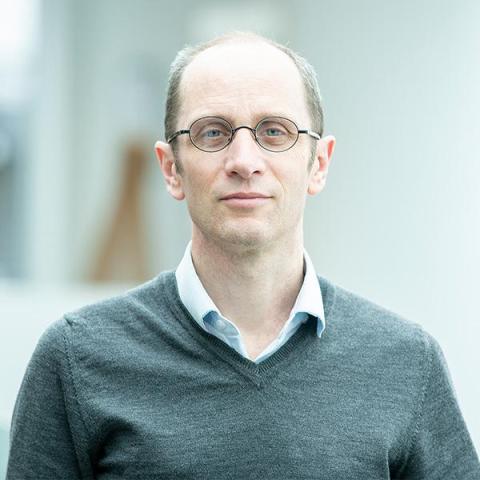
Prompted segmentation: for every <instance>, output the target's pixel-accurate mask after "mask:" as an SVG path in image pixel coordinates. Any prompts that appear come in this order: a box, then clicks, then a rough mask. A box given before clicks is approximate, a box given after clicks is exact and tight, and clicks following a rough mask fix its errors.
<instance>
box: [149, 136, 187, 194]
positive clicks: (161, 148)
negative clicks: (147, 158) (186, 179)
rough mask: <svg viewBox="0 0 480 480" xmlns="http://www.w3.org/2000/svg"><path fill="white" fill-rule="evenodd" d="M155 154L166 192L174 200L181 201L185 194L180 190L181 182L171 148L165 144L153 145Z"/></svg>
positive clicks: (159, 142) (157, 143)
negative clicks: (165, 185)
mask: <svg viewBox="0 0 480 480" xmlns="http://www.w3.org/2000/svg"><path fill="white" fill-rule="evenodd" d="M155 154H156V156H157V160H158V164H159V165H160V170H161V171H162V174H163V177H164V178H165V182H166V184H167V191H168V193H170V195H171V196H172V197H173V198H175V199H176V200H183V199H184V198H185V194H184V192H183V188H182V180H181V177H180V175H179V174H178V172H177V168H176V166H175V156H174V154H173V151H172V147H171V146H170V145H169V144H168V143H165V142H161V141H157V142H156V143H155Z"/></svg>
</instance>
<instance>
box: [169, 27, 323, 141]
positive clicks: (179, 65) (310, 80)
mask: <svg viewBox="0 0 480 480" xmlns="http://www.w3.org/2000/svg"><path fill="white" fill-rule="evenodd" d="M235 41H251V42H252V41H257V42H258V41H260V42H265V43H267V44H269V45H272V46H273V47H275V48H277V49H278V50H280V51H282V52H283V53H285V54H286V55H287V56H288V57H290V58H291V59H292V61H293V63H294V64H295V66H296V67H297V69H298V72H299V74H300V77H301V79H302V82H303V85H304V88H305V100H306V103H307V107H308V110H309V113H310V118H311V122H312V125H311V129H312V130H314V131H315V132H317V133H319V134H320V136H322V135H323V122H324V116H323V108H322V100H321V96H320V89H319V88H318V82H317V75H316V73H315V70H314V69H313V67H312V66H311V65H310V64H309V63H308V62H307V60H306V59H305V58H303V57H301V56H300V55H298V54H297V53H295V52H294V51H293V50H292V49H290V48H289V47H286V46H284V45H281V44H280V43H277V42H275V41H274V40H271V39H269V38H265V37H263V36H261V35H258V34H256V33H251V32H232V33H227V34H224V35H221V36H219V37H215V38H213V39H212V40H209V41H207V42H204V43H200V44H198V45H195V46H189V45H187V46H186V47H184V48H183V49H182V50H180V51H179V52H178V53H177V56H176V57H175V59H174V61H173V63H172V65H171V67H170V74H169V77H168V86H167V100H166V106H165V138H167V139H168V138H170V136H172V135H173V133H175V129H176V123H177V118H178V113H179V110H180V104H181V95H180V83H181V80H182V76H183V72H184V71H185V69H186V68H187V66H188V65H189V64H190V63H191V62H192V61H193V59H194V58H195V57H196V56H197V55H198V54H200V53H201V52H203V51H205V50H207V49H209V48H212V47H215V46H217V45H220V44H224V43H229V42H235ZM173 149H174V150H175V146H174V145H173Z"/></svg>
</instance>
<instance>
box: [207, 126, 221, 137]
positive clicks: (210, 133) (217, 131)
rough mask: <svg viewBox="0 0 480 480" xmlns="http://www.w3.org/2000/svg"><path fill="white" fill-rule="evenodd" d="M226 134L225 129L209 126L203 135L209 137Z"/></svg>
mask: <svg viewBox="0 0 480 480" xmlns="http://www.w3.org/2000/svg"><path fill="white" fill-rule="evenodd" d="M222 135H225V130H220V129H218V128H208V129H206V130H204V131H203V136H204V137H208V138H215V137H220V136H222Z"/></svg>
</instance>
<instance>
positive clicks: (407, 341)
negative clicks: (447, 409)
mask: <svg viewBox="0 0 480 480" xmlns="http://www.w3.org/2000/svg"><path fill="white" fill-rule="evenodd" d="M319 281H320V285H321V289H322V295H323V294H324V291H325V292H326V294H325V295H326V297H327V300H326V304H327V307H326V312H325V315H326V323H327V327H326V329H327V331H328V329H329V328H330V330H331V333H332V334H334V335H335V337H336V338H341V339H342V341H343V342H345V343H347V344H349V345H350V346H351V347H357V348H359V349H363V350H368V351H369V352H371V353H372V354H379V355H382V354H384V355H389V356H390V357H393V356H396V357H397V359H398V358H407V357H409V356H410V357H411V358H416V359H417V360H420V357H421V358H423V359H425V358H426V357H428V356H430V355H431V354H432V351H438V350H439V347H438V343H437V342H436V340H435V339H434V338H433V337H432V336H431V335H430V334H429V333H428V332H427V331H425V330H424V328H423V327H422V326H421V325H420V324H418V323H416V322H414V321H413V320H411V319H407V318H405V317H403V316H402V315H400V314H398V313H396V312H394V311H392V310H390V309H388V308H386V307H384V306H382V305H379V304H377V303H375V302H373V301H372V300H370V299H368V298H365V297H363V296H361V295H359V294H357V293H355V292H352V291H350V290H348V289H346V288H344V287H341V286H340V285H336V284H334V283H333V282H331V281H329V280H327V279H325V278H323V277H319Z"/></svg>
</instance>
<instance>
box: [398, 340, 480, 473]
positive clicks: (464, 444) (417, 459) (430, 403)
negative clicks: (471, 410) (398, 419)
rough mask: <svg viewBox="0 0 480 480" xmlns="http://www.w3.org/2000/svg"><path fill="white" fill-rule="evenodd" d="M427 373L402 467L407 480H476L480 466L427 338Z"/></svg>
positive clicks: (436, 350)
mask: <svg viewBox="0 0 480 480" xmlns="http://www.w3.org/2000/svg"><path fill="white" fill-rule="evenodd" d="M427 345H428V346H427V351H428V354H427V357H428V360H427V362H428V370H427V372H428V374H427V376H426V381H425V385H424V391H423V396H422V399H421V404H420V408H419V412H418V415H417V417H416V421H415V424H414V426H413V440H412V442H411V447H410V452H409V455H408V459H407V462H406V464H405V468H404V469H403V471H402V473H401V474H400V476H399V477H395V478H401V479H408V480H420V479H421V480H436V479H438V480H440V479H442V480H444V479H447V478H448V479H450V478H451V479H454V478H455V479H457V478H458V479H462V480H480V463H479V460H478V456H477V453H476V452H475V448H474V446H473V443H472V440H471V438H470V435H469V433H468V430H467V427H466V425H465V422H464V419H463V417H462V414H461V412H460V408H459V405H458V402H457V399H456V396H455V391H454V388H453V385H452V382H451V378H450V374H449V371H448V368H447V365H446V361H445V358H444V356H443V353H442V351H441V349H440V346H439V345H438V343H437V341H436V340H435V339H434V338H432V337H431V336H430V335H427Z"/></svg>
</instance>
